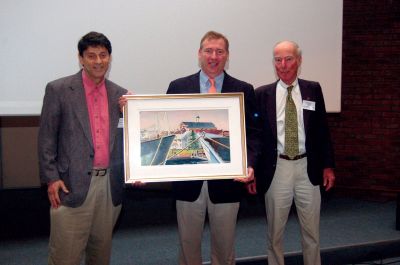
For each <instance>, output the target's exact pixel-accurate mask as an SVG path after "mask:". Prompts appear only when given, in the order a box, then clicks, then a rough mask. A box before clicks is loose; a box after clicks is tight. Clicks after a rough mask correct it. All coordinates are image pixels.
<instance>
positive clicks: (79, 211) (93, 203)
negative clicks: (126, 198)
mask: <svg viewBox="0 0 400 265" xmlns="http://www.w3.org/2000/svg"><path fill="white" fill-rule="evenodd" d="M120 211H121V205H118V206H117V207H115V206H114V205H113V203H112V198H111V191H110V181H109V173H107V174H106V175H104V176H92V180H91V183H90V188H89V191H88V194H87V197H86V200H85V202H84V203H83V204H82V205H81V206H80V207H77V208H71V207H66V206H61V207H59V208H57V209H53V208H51V209H50V222H51V229H50V243H49V260H48V262H49V265H79V264H80V262H81V260H82V258H83V256H84V254H85V261H86V262H85V264H87V265H108V264H109V263H110V256H111V238H112V231H113V228H114V225H115V223H116V221H117V219H118V216H119V213H120Z"/></svg>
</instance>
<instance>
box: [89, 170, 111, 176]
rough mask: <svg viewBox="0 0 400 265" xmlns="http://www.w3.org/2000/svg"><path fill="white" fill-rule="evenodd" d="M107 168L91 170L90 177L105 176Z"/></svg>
mask: <svg viewBox="0 0 400 265" xmlns="http://www.w3.org/2000/svg"><path fill="white" fill-rule="evenodd" d="M107 171H108V168H94V169H92V176H99V177H102V176H105V175H106V174H107Z"/></svg>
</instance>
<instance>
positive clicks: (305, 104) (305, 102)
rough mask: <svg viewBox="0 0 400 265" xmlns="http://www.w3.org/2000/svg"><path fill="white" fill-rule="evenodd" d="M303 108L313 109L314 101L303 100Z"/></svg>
mask: <svg viewBox="0 0 400 265" xmlns="http://www.w3.org/2000/svg"><path fill="white" fill-rule="evenodd" d="M303 109H306V110H312V111H315V102H314V101H309V100H303Z"/></svg>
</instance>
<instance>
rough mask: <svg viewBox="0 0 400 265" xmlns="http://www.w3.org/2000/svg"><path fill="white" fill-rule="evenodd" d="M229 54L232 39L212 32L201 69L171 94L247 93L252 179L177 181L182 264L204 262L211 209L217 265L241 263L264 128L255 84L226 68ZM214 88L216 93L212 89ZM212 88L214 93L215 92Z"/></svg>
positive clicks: (205, 40) (204, 45)
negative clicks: (243, 209)
mask: <svg viewBox="0 0 400 265" xmlns="http://www.w3.org/2000/svg"><path fill="white" fill-rule="evenodd" d="M228 57H229V42H228V40H227V39H226V37H225V36H223V35H222V34H220V33H217V32H213V31H210V32H208V33H206V34H205V36H204V37H203V38H202V40H201V42H200V49H199V51H198V58H199V64H200V66H201V71H200V72H198V73H196V74H193V75H190V76H187V77H183V78H180V79H177V80H175V81H172V82H171V83H170V85H169V87H168V91H167V93H168V94H182V93H208V91H209V90H213V89H215V91H213V92H214V93H215V92H216V93H227V92H242V93H244V98H245V111H246V115H245V117H246V134H247V135H246V136H247V137H246V139H247V154H248V156H247V159H248V160H247V162H248V177H247V178H240V179H236V180H211V181H178V182H173V184H172V186H173V192H174V195H175V198H176V200H177V202H176V208H177V219H178V228H179V237H180V245H181V249H180V259H179V264H180V265H198V264H202V261H201V236H202V232H203V226H204V221H205V216H206V212H208V216H209V223H210V230H211V246H212V249H211V263H212V264H220V265H231V264H235V253H234V238H235V227H236V218H237V213H238V209H239V201H240V199H241V197H242V195H243V192H244V191H245V184H244V183H249V182H252V181H253V179H254V175H253V174H254V173H253V167H254V164H255V160H256V147H257V140H258V135H257V133H258V131H257V129H256V125H255V122H256V120H255V116H256V115H255V113H256V111H255V109H256V107H255V95H254V89H253V86H252V85H250V84H248V83H245V82H243V81H240V80H238V79H235V78H233V77H231V76H229V75H228V74H227V73H226V72H224V67H225V63H226V61H227V60H228ZM210 92H211V91H210ZM213 92H211V93H213Z"/></svg>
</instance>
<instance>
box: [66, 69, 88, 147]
mask: <svg viewBox="0 0 400 265" xmlns="http://www.w3.org/2000/svg"><path fill="white" fill-rule="evenodd" d="M70 89H71V102H72V105H73V106H74V111H75V114H76V117H77V118H78V120H79V123H80V124H81V126H82V130H83V132H84V134H85V136H86V138H87V139H88V141H89V143H90V145H91V146H92V147H93V141H92V133H91V130H90V120H89V112H88V109H87V104H86V96H85V90H84V88H83V81H82V71H79V73H77V74H76V75H75V78H74V79H73V80H72V82H71V87H70Z"/></svg>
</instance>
